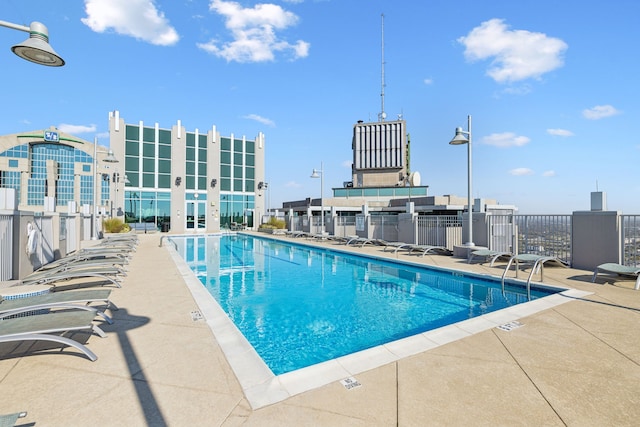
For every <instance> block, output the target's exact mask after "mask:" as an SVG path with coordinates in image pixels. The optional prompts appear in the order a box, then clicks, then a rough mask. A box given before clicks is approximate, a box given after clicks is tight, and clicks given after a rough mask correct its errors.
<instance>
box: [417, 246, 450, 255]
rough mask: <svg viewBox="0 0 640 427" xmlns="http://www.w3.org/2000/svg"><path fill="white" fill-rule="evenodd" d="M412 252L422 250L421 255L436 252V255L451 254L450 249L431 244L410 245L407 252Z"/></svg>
mask: <svg viewBox="0 0 640 427" xmlns="http://www.w3.org/2000/svg"><path fill="white" fill-rule="evenodd" d="M412 252H422V256H425V255H426V254H430V253H432V254H436V255H452V253H451V251H450V250H449V249H447V248H445V247H444V246H432V245H411V247H410V248H409V253H412Z"/></svg>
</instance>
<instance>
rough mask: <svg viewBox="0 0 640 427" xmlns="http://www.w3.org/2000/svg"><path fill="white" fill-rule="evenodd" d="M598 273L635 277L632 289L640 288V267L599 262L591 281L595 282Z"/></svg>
mask: <svg viewBox="0 0 640 427" xmlns="http://www.w3.org/2000/svg"><path fill="white" fill-rule="evenodd" d="M598 273H609V274H616V275H619V276H628V277H635V278H636V285H635V286H634V288H633V289H635V290H636V291H637V290H640V267H628V266H626V265H622V264H616V263H615V262H607V263H605V264H600V265H599V266H597V267H596V269H595V271H594V272H593V277H592V278H591V281H592V282H594V283H595V281H596V277H598Z"/></svg>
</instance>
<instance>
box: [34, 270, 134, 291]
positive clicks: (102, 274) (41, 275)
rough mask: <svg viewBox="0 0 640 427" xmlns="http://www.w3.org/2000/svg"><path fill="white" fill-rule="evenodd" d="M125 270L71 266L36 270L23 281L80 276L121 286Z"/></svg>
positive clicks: (55, 279) (57, 280)
mask: <svg viewBox="0 0 640 427" xmlns="http://www.w3.org/2000/svg"><path fill="white" fill-rule="evenodd" d="M126 275H127V274H126V273H125V271H124V270H122V269H121V268H119V267H116V266H101V267H92V268H81V267H78V268H69V269H66V270H62V271H56V270H54V271H46V270H45V271H34V272H33V273H31V274H29V275H27V276H25V277H24V278H23V279H22V280H21V283H22V284H23V285H35V284H53V285H54V286H56V285H55V283H56V282H59V281H63V280H69V279H78V278H92V277H95V278H99V279H104V281H108V282H111V283H113V284H114V285H115V286H116V287H118V288H120V287H121V286H120V278H121V276H126Z"/></svg>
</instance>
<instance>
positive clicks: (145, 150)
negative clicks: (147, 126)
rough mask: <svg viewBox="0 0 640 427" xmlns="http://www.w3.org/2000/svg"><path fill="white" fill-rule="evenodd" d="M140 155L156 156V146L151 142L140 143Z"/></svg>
mask: <svg viewBox="0 0 640 427" xmlns="http://www.w3.org/2000/svg"><path fill="white" fill-rule="evenodd" d="M142 155H143V156H144V157H155V156H156V146H155V145H153V144H148V143H144V144H142Z"/></svg>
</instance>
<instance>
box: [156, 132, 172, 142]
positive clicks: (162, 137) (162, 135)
mask: <svg viewBox="0 0 640 427" xmlns="http://www.w3.org/2000/svg"><path fill="white" fill-rule="evenodd" d="M158 142H160V143H161V144H171V131H169V130H165V129H160V130H159V131H158Z"/></svg>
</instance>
